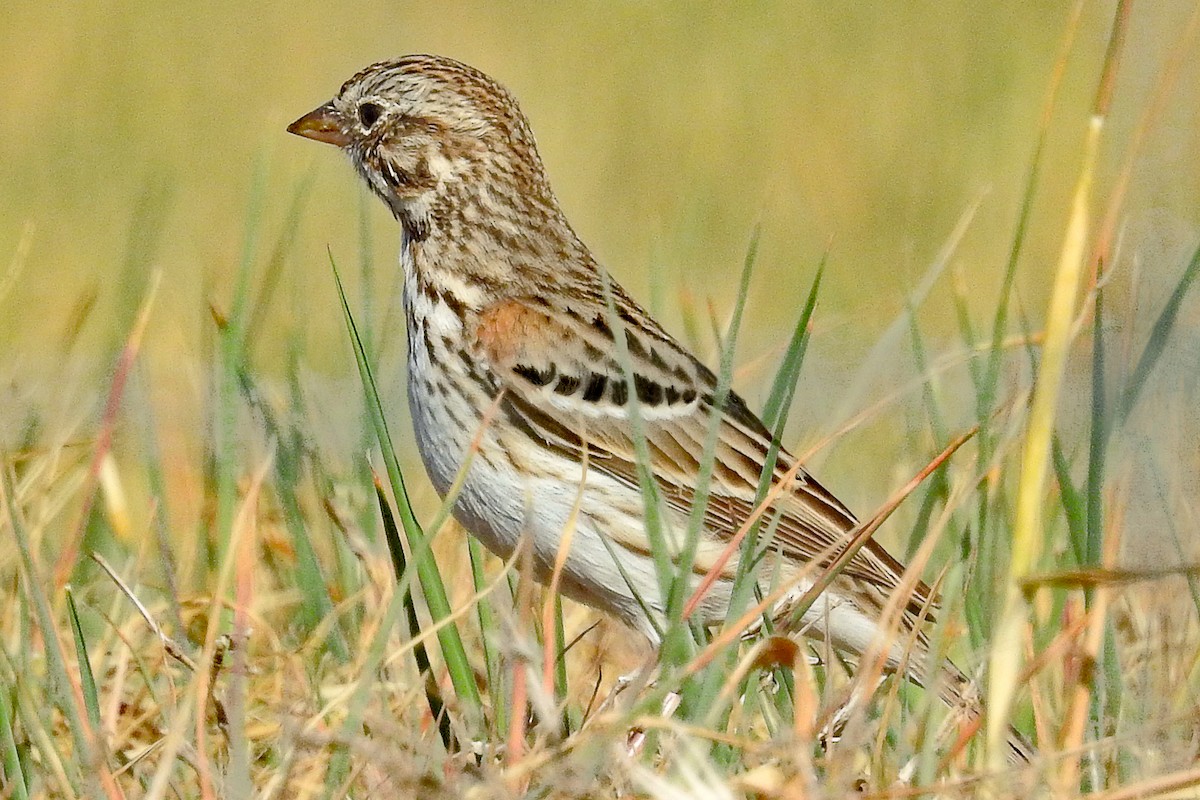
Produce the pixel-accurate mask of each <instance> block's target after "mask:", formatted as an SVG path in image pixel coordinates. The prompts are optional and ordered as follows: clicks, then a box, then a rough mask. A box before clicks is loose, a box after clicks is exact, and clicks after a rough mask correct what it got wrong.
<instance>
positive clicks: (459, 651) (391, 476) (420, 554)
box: [329, 253, 483, 723]
mask: <svg viewBox="0 0 1200 800" xmlns="http://www.w3.org/2000/svg"><path fill="white" fill-rule="evenodd" d="M329 264H330V267H331V268H332V270H333V277H334V281H335V282H336V283H337V290H338V297H339V299H340V300H341V304H342V312H343V313H344V314H345V318H346V327H347V330H348V332H349V334H350V342H351V345H352V346H353V348H354V359H355V361H356V363H357V364H358V372H359V376H360V377H361V379H362V384H363V391H364V392H365V393H366V397H367V409H368V411H369V413H370V415H371V421H372V423H373V424H374V427H375V433H376V437H377V439H378V441H379V449H380V451H381V452H382V454H383V462H384V465H385V467H386V468H387V474H388V480H389V482H390V483H391V487H392V496H393V498H394V499H395V501H396V505H397V508H398V510H399V512H400V524H401V527H402V528H403V530H404V535H405V537H406V538H407V540H408V546H409V550H410V551H411V552H412V553H413V554H414V561H415V564H414V567H415V570H416V573H417V580H418V581H419V582H420V584H421V591H422V593H423V594H424V596H425V605H426V607H427V608H428V609H429V615H430V616H431V617H432V618H433V621H434V622H435V623H437V622H440V621H442V620H444V619H446V618H447V617H448V616H450V612H451V609H450V601H449V599H448V598H447V596H446V587H445V585H444V584H443V583H442V576H441V573H440V572H438V566H437V563H436V562H435V561H434V559H433V556H432V554H431V553H430V552H429V550H428V547H427V545H426V541H425V534H424V532H423V531H422V530H421V526H420V524H419V523H418V522H417V518H416V515H415V514H414V513H413V509H412V505H411V504H410V503H409V501H408V491H407V489H406V488H405V483H404V474H403V473H402V472H401V470H400V461H399V459H397V458H396V453H395V451H394V450H393V449H392V439H391V434H390V433H389V432H388V428H387V421H386V419H385V417H384V413H383V401H382V400H381V399H380V397H379V389H378V387H377V386H376V385H375V377H374V375H373V373H372V371H371V366H370V364H369V363H368V362H367V357H366V353H365V352H364V350H363V343H362V339H361V338H360V337H359V335H358V327H357V326H356V325H355V323H354V316H353V315H352V314H351V312H350V303H349V301H347V299H346V292H345V288H344V287H343V285H342V279H341V276H340V275H339V274H338V270H337V264H336V263H335V262H334V260H333V254H332V253H330V255H329ZM437 637H438V643H439V644H440V646H441V650H442V659H443V660H444V661H445V663H446V670H447V671H448V673H449V675H450V681H451V683H452V684H453V686H454V691H455V693H456V694H457V695H458V697H459V700H460V701H461V702H462V704H463V707H464V709H465V711H466V712H467V714H468V716H469V717H470V721H471V722H472V723H474V722H476V721H478V720H479V719H480V712H481V710H482V705H483V700H482V698H481V697H480V695H479V687H478V686H477V685H476V683H475V675H474V672H473V671H472V669H471V663H470V661H469V660H468V659H467V653H466V650H465V649H464V648H463V644H462V639H461V637H459V635H458V628H457V626H455V625H454V624H447V625H444V626H443V627H442V628H440V629H439V630H438V633H437Z"/></svg>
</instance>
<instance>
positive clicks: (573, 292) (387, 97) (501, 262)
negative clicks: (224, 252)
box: [288, 55, 1021, 749]
mask: <svg viewBox="0 0 1200 800" xmlns="http://www.w3.org/2000/svg"><path fill="white" fill-rule="evenodd" d="M288 130H289V131H290V132H292V133H295V134H298V135H300V136H304V137H307V138H309V139H315V140H317V141H320V142H327V143H329V144H333V145H336V146H338V147H340V148H342V149H343V150H344V151H345V152H346V153H347V154H348V155H349V156H350V158H351V160H352V161H353V162H354V165H355V166H356V167H357V168H358V171H359V173H360V174H361V175H362V177H363V178H364V179H365V180H366V182H367V184H368V185H369V186H370V187H371V189H372V190H373V191H374V192H375V194H377V195H378V196H379V197H380V199H382V200H383V202H384V203H386V204H387V206H388V208H390V209H391V211H392V214H394V215H395V217H396V219H398V220H399V221H400V225H401V239H400V242H401V244H400V265H401V268H402V269H403V270H404V290H403V302H404V310H405V316H406V318H407V325H408V374H409V382H408V396H409V402H410V405H411V408H412V415H413V427H414V429H415V431H416V440H417V445H418V448H419V449H420V452H421V457H422V459H423V460H424V463H425V468H426V470H427V471H428V473H429V477H430V479H431V481H432V482H433V485H434V487H435V488H436V489H437V491H438V492H439V493H440V494H442V495H445V494H446V492H448V491H449V490H450V487H451V484H452V483H453V481H454V480H455V477H456V475H457V473H458V472H459V469H460V467H461V466H462V464H463V460H464V458H466V457H467V454H468V450H469V449H470V447H471V444H472V441H473V440H474V439H475V438H476V436H477V432H478V431H479V429H480V427H481V425H482V424H483V422H484V418H485V414H487V413H488V411H489V409H491V408H492V407H493V406H494V405H495V406H496V413H495V417H494V419H493V420H492V421H491V423H490V424H489V425H488V426H487V428H486V430H485V431H484V432H483V434H482V437H481V440H480V442H479V449H478V452H476V453H475V454H474V455H473V456H472V460H471V463H470V466H469V469H468V472H467V476H466V479H465V482H464V483H463V484H462V486H461V490H460V492H459V494H458V496H457V498H456V500H455V503H454V515H455V517H457V518H458V520H459V521H460V522H461V523H462V524H463V525H464V526H465V527H466V528H467V530H469V531H470V532H471V533H472V534H474V535H475V536H477V537H478V538H479V539H480V540H481V541H482V542H483V543H484V544H485V545H486V546H487V547H488V548H489V549H490V550H491V551H492V552H494V553H496V554H498V555H500V556H501V557H507V556H509V555H510V554H511V553H512V552H513V550H514V548H515V547H516V546H517V544H518V542H519V540H520V539H521V538H522V537H525V536H528V537H530V539H531V541H532V545H533V552H534V562H535V566H536V569H537V570H538V572H539V573H540V577H541V578H543V579H544V578H545V577H546V576H547V575H548V574H549V570H550V568H551V567H552V565H553V564H554V563H555V560H556V557H557V556H558V553H559V548H560V544H562V542H563V538H564V531H565V530H566V529H567V527H568V526H570V525H572V524H574V525H575V526H576V528H575V533H574V536H573V539H572V540H571V544H570V551H569V553H568V555H567V557H566V561H565V566H564V568H563V574H562V591H563V592H564V593H565V594H566V595H567V596H569V597H572V598H575V599H576V600H580V601H582V602H584V603H586V604H588V605H591V606H593V607H596V608H600V609H603V610H604V611H607V612H608V613H610V614H612V615H614V616H616V617H618V618H619V619H621V620H623V621H624V622H625V623H627V624H628V625H630V626H631V627H633V628H635V629H637V630H639V631H641V632H642V633H644V634H645V635H646V636H647V637H649V638H650V639H651V640H655V641H657V640H658V639H659V629H660V625H659V622H660V620H661V615H662V613H663V610H664V608H665V600H664V597H663V592H662V590H661V589H660V580H659V577H658V575H657V573H656V567H655V561H654V557H653V555H652V549H651V545H650V541H649V538H648V536H647V534H646V531H645V526H644V521H643V518H644V509H645V505H644V500H643V495H642V492H641V491H640V489H639V481H638V467H637V463H638V457H637V455H636V448H635V431H634V424H633V420H632V417H631V412H630V405H631V399H632V398H633V397H634V396H635V395H636V397H637V399H638V401H640V403H639V407H640V416H641V419H642V422H643V429H644V436H645V440H646V443H647V445H648V450H649V458H650V462H651V465H652V470H653V473H654V476H655V478H656V479H657V483H658V487H659V489H660V491H661V495H662V498H663V501H664V505H665V507H666V508H667V510H668V514H667V517H668V519H667V520H666V523H667V524H666V525H665V526H664V528H665V530H666V531H667V532H668V534H669V535H670V534H671V533H672V532H673V533H674V541H675V543H676V546H678V542H679V540H680V539H682V532H683V531H685V530H686V529H687V518H688V515H689V513H690V511H691V509H692V504H693V499H694V496H695V486H696V483H697V475H698V473H699V472H700V470H701V462H702V459H703V457H704V456H703V451H704V446H705V445H704V443H705V438H706V435H707V433H708V431H709V430H710V428H711V426H712V425H713V422H714V420H713V417H714V415H716V416H717V417H719V418H720V420H719V433H718V440H717V447H716V454H715V455H716V461H715V464H714V468H713V470H712V479H711V486H710V493H711V496H710V497H709V499H708V503H707V506H706V508H705V511H704V529H703V534H702V536H701V541H700V543H699V548H698V552H697V553H696V557H695V563H694V567H693V572H694V573H695V574H694V576H693V583H694V584H695V583H698V582H699V580H700V578H701V577H702V576H703V575H705V574H706V573H707V572H708V571H709V570H710V568H712V566H713V565H714V562H715V560H716V559H717V557H718V555H719V554H720V553H721V552H722V550H724V549H725V546H726V544H727V543H728V541H729V539H730V537H731V536H733V535H734V533H735V532H736V531H737V530H738V528H739V527H740V526H741V525H742V523H743V521H744V520H745V519H746V517H747V515H748V514H750V513H751V511H752V509H753V506H754V498H755V492H756V489H757V487H758V484H759V478H760V474H761V472H762V469H763V466H764V463H765V460H766V458H767V453H768V448H769V447H770V446H771V434H770V432H769V431H768V430H767V429H766V427H764V425H763V424H762V422H761V421H760V420H759V419H758V417H757V416H755V414H754V412H752V411H751V410H750V409H749V408H748V407H747V406H746V404H745V402H743V401H742V399H741V398H740V397H738V396H737V395H736V394H732V393H730V394H729V395H728V397H727V399H726V400H725V402H724V404H723V405H721V406H718V405H717V404H716V400H715V399H714V395H715V394H716V393H717V391H718V389H717V378H716V377H715V376H714V374H713V373H712V372H711V371H710V370H709V369H708V368H707V367H705V366H704V365H703V364H701V363H700V362H699V361H698V360H697V359H696V358H695V357H694V356H693V355H692V354H691V353H690V352H688V350H687V349H686V348H685V347H683V346H682V345H681V344H680V343H679V342H677V341H676V340H675V339H674V338H673V337H672V336H671V335H670V334H668V333H667V332H666V331H664V330H663V329H662V327H661V326H659V324H658V323H657V322H655V321H654V319H653V318H651V317H650V315H649V314H648V313H647V312H646V311H645V310H644V309H643V308H642V307H641V306H640V305H638V303H637V302H636V301H634V300H633V299H632V298H631V297H630V296H629V295H628V294H627V293H626V292H625V291H624V290H623V289H622V288H621V287H620V286H619V285H618V284H617V283H615V282H610V283H609V287H610V288H609V289H608V292H610V293H611V294H610V295H608V296H610V297H611V298H612V300H613V302H614V303H615V308H616V315H615V318H614V317H613V315H611V314H610V313H609V310H608V306H607V302H606V288H605V277H604V276H603V273H602V271H601V267H600V265H599V264H597V263H596V259H595V258H594V257H593V256H592V253H591V251H589V250H588V248H587V247H586V246H585V245H584V244H583V242H581V241H580V240H579V237H578V236H576V235H575V232H574V231H573V230H572V229H571V226H570V224H569V223H568V222H567V219H566V217H565V216H564V215H563V212H562V209H561V208H560V207H559V204H558V201H557V200H556V199H555V197H554V192H553V191H552V190H551V188H550V183H549V181H548V180H547V178H546V173H545V170H544V168H543V166H542V160H541V157H540V156H539V155H538V151H537V147H536V145H535V143H534V137H533V133H532V131H531V130H530V127H529V123H528V122H527V121H526V119H525V115H524V114H523V113H522V112H521V110H520V108H519V107H518V106H517V103H516V101H515V100H514V99H513V97H512V95H510V94H509V93H508V91H507V90H505V89H504V88H503V87H502V86H500V85H499V84H498V83H496V82H495V81H494V80H492V79H491V78H489V77H488V76H487V75H484V74H483V73H481V72H479V71H478V70H475V69H473V68H472V67H469V66H467V65H465V64H461V63H459V62H457V61H453V60H451V59H448V58H443V57H440V56H431V55H412V56H405V57H403V58H399V59H396V60H394V61H385V62H381V63H378V64H374V65H372V66H370V67H367V68H366V69H364V70H363V71H361V72H359V73H358V74H357V75H355V76H354V77H352V78H351V79H350V80H348V81H346V83H345V84H343V85H342V88H341V90H340V91H339V92H338V93H337V95H336V96H335V97H334V98H333V99H332V100H330V101H329V102H328V103H326V104H325V105H322V106H320V107H319V108H317V109H315V110H313V111H311V112H309V113H308V114H305V115H304V116H303V117H301V118H300V119H298V120H296V121H295V122H293V123H292V124H291V125H290V126H289V127H288ZM614 319H619V323H617V324H619V325H621V326H622V327H623V328H624V340H625V342H626V347H627V350H628V357H629V359H630V361H631V362H632V375H631V376H630V375H629V374H627V372H626V370H625V369H624V368H623V366H622V363H621V361H620V360H619V359H618V356H617V354H618V352H619V345H618V342H617V340H616V335H615V333H614V330H613V327H614V323H613V320H614ZM630 377H631V378H632V380H630ZM497 398H499V399H498V400H497ZM497 404H498V405H497ZM585 451H586V458H585V455H584V454H585ZM794 465H795V461H794V458H793V457H792V456H791V455H790V454H789V453H788V452H787V451H785V450H781V451H780V452H779V455H778V461H777V463H776V465H775V479H776V480H777V481H778V480H786V479H788V473H789V471H790V470H792V468H793V466H794ZM790 481H791V485H790V486H789V487H788V491H786V492H785V493H784V494H783V496H782V499H781V500H779V501H778V502H777V503H776V505H775V508H774V509H773V513H774V515H775V516H777V522H775V526H774V532H773V538H772V539H771V549H772V553H773V555H774V557H775V561H776V565H777V566H776V567H775V575H774V579H775V580H778V579H779V578H780V577H782V579H784V580H787V579H789V578H792V579H795V576H797V575H799V571H800V570H801V569H802V568H804V567H805V566H807V565H809V564H811V562H813V561H814V560H817V559H820V560H822V561H825V562H827V561H829V560H830V556H831V554H836V552H837V550H838V547H839V545H842V544H844V543H845V541H846V540H847V539H848V538H849V534H850V532H851V531H852V530H853V529H854V527H855V525H856V520H855V518H854V515H853V514H851V513H850V511H849V510H847V508H846V507H845V506H844V505H842V504H841V503H840V502H839V501H838V500H837V498H835V497H834V496H833V495H831V494H830V493H829V492H828V491H826V490H825V489H824V488H822V487H821V485H820V484H818V483H817V482H816V481H815V480H813V479H812V477H811V476H809V475H808V474H807V473H806V472H804V471H803V470H799V469H798V470H797V471H795V472H794V473H793V474H792V476H791V477H790ZM581 484H582V485H581ZM576 506H578V511H577V512H576ZM736 569H737V560H736V558H734V559H733V560H731V561H729V562H728V563H727V564H726V565H725V566H724V567H723V568H722V571H721V573H720V578H719V580H717V581H716V582H715V583H714V584H713V585H712V587H711V589H710V590H709V591H708V592H707V594H706V595H705V596H704V598H703V600H702V602H701V603H700V605H699V606H698V607H697V609H696V614H697V615H698V616H699V618H700V619H701V620H702V621H705V622H717V621H719V620H721V619H723V618H724V615H725V611H726V606H727V603H728V600H729V596H730V591H731V583H732V578H733V576H734V574H735V572H736ZM770 571H771V570H769V569H767V570H764V571H763V574H766V573H768V572H770ZM810 572H811V570H810ZM903 572H904V567H903V565H902V564H900V563H899V562H898V561H897V560H896V559H895V558H893V557H892V556H891V555H889V554H888V553H887V552H886V551H885V550H884V549H883V548H882V547H881V546H880V545H878V544H876V543H875V542H874V541H868V542H867V544H866V546H865V547H863V548H862V549H861V550H860V551H859V552H858V553H857V554H856V555H855V556H854V558H853V559H852V560H851V561H850V562H849V564H848V565H847V566H846V567H845V569H843V570H842V571H841V572H840V573H839V575H838V576H837V578H836V579H835V580H834V582H833V583H832V584H831V586H830V587H829V588H828V589H827V590H826V591H825V592H824V594H823V595H822V597H821V599H820V600H819V601H818V602H816V603H814V604H813V605H812V606H811V608H810V609H809V610H808V611H807V613H806V614H804V616H803V621H802V625H803V627H804V628H805V629H807V630H808V631H810V632H812V633H814V634H816V635H820V636H826V637H828V639H829V640H830V641H831V642H832V643H833V645H834V646H835V647H837V648H841V649H844V650H846V651H850V652H852V653H859V654H861V653H863V652H864V650H865V649H866V648H867V647H869V646H870V645H872V643H873V641H875V640H876V638H877V637H878V636H880V635H881V631H880V628H881V625H880V616H881V612H882V609H883V605H884V603H885V602H886V600H887V598H888V596H889V594H890V593H891V592H893V591H895V590H897V588H898V587H899V585H900V583H901V576H902V573H903ZM809 586H811V579H808V578H805V579H801V580H798V581H797V585H796V593H795V596H794V597H793V598H792V599H793V600H794V599H795V597H798V596H799V595H800V594H802V593H803V592H804V591H805V590H806V589H807V588H808V587H809ZM931 595H932V592H931V590H930V588H929V587H928V586H926V585H925V584H924V583H918V584H917V585H916V586H915V587H913V588H912V590H911V597H909V598H907V601H906V603H905V608H904V614H903V616H904V618H903V620H902V622H901V630H900V632H899V633H898V634H897V633H896V632H894V631H893V632H892V639H891V640H890V641H891V642H892V643H891V644H890V645H885V650H884V652H885V653H886V656H885V657H886V658H887V660H888V663H889V666H890V667H893V668H903V669H904V670H905V671H906V672H907V673H908V674H909V676H910V677H911V678H913V679H914V680H916V681H917V682H920V683H925V682H926V679H927V677H929V676H927V675H926V674H925V671H926V669H927V665H926V657H925V656H926V640H925V639H924V637H923V635H920V634H919V633H915V634H914V633H913V631H912V629H913V627H914V626H915V625H916V624H917V619H918V617H919V615H920V614H921V612H922V609H924V608H925V607H926V606H928V605H931V604H932V602H933V598H932V597H931ZM783 605H786V600H785V601H784V603H783ZM882 635H884V636H886V635H887V634H882ZM941 672H942V675H941V677H940V678H939V680H938V683H939V685H940V690H941V693H942V695H943V696H944V697H945V698H946V699H947V701H948V702H958V701H960V700H961V699H962V695H963V694H964V693H965V692H966V691H967V690H968V689H969V688H970V682H969V681H968V680H967V679H966V678H964V677H963V675H962V674H961V673H960V672H959V671H958V670H957V669H955V668H954V667H953V666H952V665H949V664H946V665H945V666H944V667H943V668H942V669H941ZM1013 746H1014V749H1018V748H1021V745H1020V743H1019V742H1017V741H1015V740H1014V745H1013Z"/></svg>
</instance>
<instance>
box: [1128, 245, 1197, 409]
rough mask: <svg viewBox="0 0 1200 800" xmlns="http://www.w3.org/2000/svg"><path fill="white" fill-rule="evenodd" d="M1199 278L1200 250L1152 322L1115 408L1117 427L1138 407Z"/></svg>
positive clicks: (1193, 254)
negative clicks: (1148, 333) (1184, 302)
mask: <svg viewBox="0 0 1200 800" xmlns="http://www.w3.org/2000/svg"><path fill="white" fill-rule="evenodd" d="M1198 274H1200V247H1197V248H1196V250H1195V252H1194V253H1192V258H1191V260H1190V261H1189V262H1188V265H1187V268H1186V269H1185V270H1184V272H1183V277H1182V278H1180V280H1179V283H1178V284H1176V285H1175V289H1174V290H1173V291H1172V292H1171V297H1170V298H1169V299H1168V300H1167V304H1166V306H1164V307H1163V310H1162V312H1161V313H1160V314H1159V315H1158V319H1157V320H1155V322H1154V327H1153V328H1152V329H1151V331H1150V340H1149V341H1148V342H1146V347H1145V348H1144V349H1143V350H1142V355H1141V356H1140V357H1139V358H1138V362H1137V366H1136V367H1134V369H1133V374H1132V375H1130V376H1129V381H1128V382H1127V383H1126V385H1125V392H1124V393H1123V394H1122V395H1121V401H1120V405H1119V406H1118V425H1119V424H1120V423H1121V422H1124V421H1125V420H1126V419H1127V418H1128V417H1129V414H1130V412H1131V411H1133V407H1134V406H1135V405H1136V404H1137V401H1138V397H1139V396H1140V395H1141V393H1142V390H1143V389H1145V388H1146V383H1147V382H1148V381H1149V378H1150V373H1151V372H1152V371H1153V370H1154V365H1155V364H1157V363H1158V359H1159V358H1160V357H1161V356H1162V354H1163V350H1164V349H1165V348H1166V346H1167V339H1168V338H1169V337H1170V335H1171V331H1172V329H1174V327H1175V320H1176V318H1177V317H1178V316H1179V307H1180V306H1181V305H1182V304H1183V298H1184V296H1185V295H1187V292H1188V289H1190V288H1191V286H1192V283H1193V282H1194V281H1195V280H1196V276H1197V275H1198Z"/></svg>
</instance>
